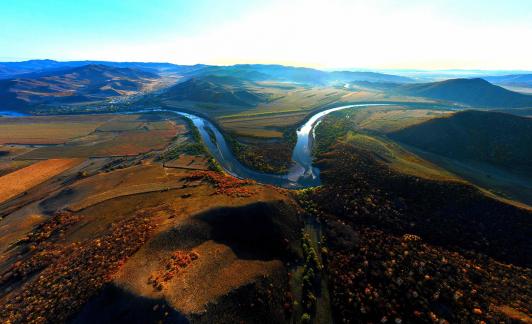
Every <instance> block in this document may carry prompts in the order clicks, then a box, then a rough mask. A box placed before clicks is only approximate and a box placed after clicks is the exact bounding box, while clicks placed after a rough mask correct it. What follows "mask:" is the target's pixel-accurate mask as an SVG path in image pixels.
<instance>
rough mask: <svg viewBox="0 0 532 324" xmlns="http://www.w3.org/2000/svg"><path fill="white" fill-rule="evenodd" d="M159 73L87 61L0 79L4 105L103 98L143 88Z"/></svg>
mask: <svg viewBox="0 0 532 324" xmlns="http://www.w3.org/2000/svg"><path fill="white" fill-rule="evenodd" d="M158 78H159V77H158V76H157V75H156V74H153V73H150V72H145V71H140V70H136V69H130V68H115V67H110V66H105V65H94V64H90V65H84V66H80V67H76V68H72V69H61V70H57V71H52V72H43V73H40V74H35V75H33V76H28V77H24V78H15V79H7V80H1V81H0V100H1V101H2V105H3V106H4V107H3V108H7V109H13V110H16V109H20V108H24V107H26V106H28V105H34V104H50V103H72V102H84V101H94V100H101V99H105V98H108V97H112V96H119V95H124V94H131V93H135V92H138V91H141V90H143V89H144V88H145V87H146V86H147V85H149V84H150V83H152V82H154V81H155V80H156V79H158Z"/></svg>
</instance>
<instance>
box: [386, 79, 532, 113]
mask: <svg viewBox="0 0 532 324" xmlns="http://www.w3.org/2000/svg"><path fill="white" fill-rule="evenodd" d="M395 91H397V92H399V93H400V94H403V95H409V96H418V97H427V98H431V99H439V100H446V101H454V102H458V103H462V104H466V105H470V106H478V107H499V108H502V107H504V108H514V107H532V96H528V95H523V94H520V93H517V92H513V91H510V90H506V89H504V88H501V87H499V86H496V85H493V84H491V83H489V82H488V81H486V80H483V79H478V78H477V79H450V80H445V81H441V82H431V83H418V84H411V85H401V86H398V87H396V88H395Z"/></svg>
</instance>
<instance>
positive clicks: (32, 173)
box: [0, 159, 82, 203]
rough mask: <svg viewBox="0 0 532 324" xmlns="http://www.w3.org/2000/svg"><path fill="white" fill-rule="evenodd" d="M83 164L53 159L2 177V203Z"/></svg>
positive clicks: (75, 161) (74, 160)
mask: <svg viewBox="0 0 532 324" xmlns="http://www.w3.org/2000/svg"><path fill="white" fill-rule="evenodd" d="M81 162H82V160H80V159H51V160H46V161H40V162H37V163H35V164H32V165H30V166H27V167H25V168H23V169H20V170H17V171H15V172H12V173H9V174H7V175H5V176H3V177H0V203H2V202H5V201H7V200H8V199H11V198H13V197H15V196H17V195H19V194H21V193H23V192H24V191H26V190H28V189H30V188H32V187H34V186H36V185H38V184H40V183H42V182H44V181H46V180H48V179H50V178H52V177H54V176H56V175H58V174H60V173H62V172H63V171H66V170H68V169H70V168H72V167H74V166H76V165H78V164H79V163H81Z"/></svg>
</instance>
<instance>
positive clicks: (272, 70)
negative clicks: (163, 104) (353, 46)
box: [193, 64, 413, 85]
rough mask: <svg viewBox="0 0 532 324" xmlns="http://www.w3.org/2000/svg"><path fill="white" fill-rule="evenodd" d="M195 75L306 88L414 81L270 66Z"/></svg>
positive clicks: (212, 68) (235, 67)
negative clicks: (289, 83) (283, 82)
mask: <svg viewBox="0 0 532 324" xmlns="http://www.w3.org/2000/svg"><path fill="white" fill-rule="evenodd" d="M193 74H194V75H197V76H200V75H220V76H233V77H238V78H243V79H247V80H252V81H266V80H268V81H285V82H295V83H303V84H315V85H327V84H330V83H335V82H350V81H377V82H412V81H413V80H412V79H409V78H406V77H401V76H397V75H389V74H382V73H374V72H351V71H336V72H325V71H321V70H316V69H311V68H303V67H292V66H284V65H266V64H237V65H232V66H207V67H205V68H204V69H198V70H196V71H194V73H193Z"/></svg>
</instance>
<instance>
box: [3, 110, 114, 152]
mask: <svg viewBox="0 0 532 324" xmlns="http://www.w3.org/2000/svg"><path fill="white" fill-rule="evenodd" d="M107 120H109V117H108V116H103V115H100V116H98V115H94V116H93V115H91V116H76V117H71V116H53V117H24V118H20V117H18V118H1V119H0V144H11V143H14V144H31V145H38V144H62V143H65V142H67V141H69V140H71V139H73V138H76V137H81V136H86V135H88V134H90V133H91V132H93V131H94V130H95V129H96V128H97V127H99V126H100V125H103V124H104V123H105V122H106V121H107Z"/></svg>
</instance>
